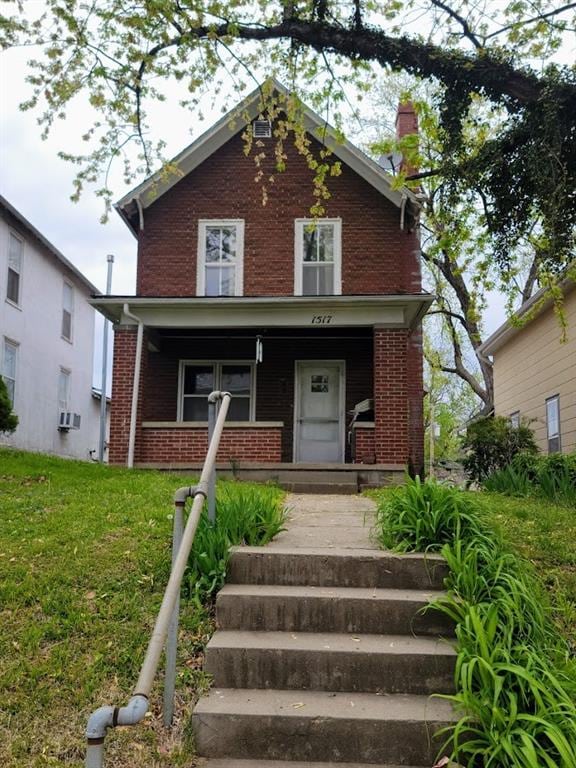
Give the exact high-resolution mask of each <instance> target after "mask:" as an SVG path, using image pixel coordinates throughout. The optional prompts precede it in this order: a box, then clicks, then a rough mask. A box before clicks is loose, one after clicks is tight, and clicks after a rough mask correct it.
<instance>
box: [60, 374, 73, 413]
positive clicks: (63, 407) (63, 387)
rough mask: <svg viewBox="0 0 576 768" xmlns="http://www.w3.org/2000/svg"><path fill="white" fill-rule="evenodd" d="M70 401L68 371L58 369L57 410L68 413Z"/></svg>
mask: <svg viewBox="0 0 576 768" xmlns="http://www.w3.org/2000/svg"><path fill="white" fill-rule="evenodd" d="M69 401H70V371H69V370H67V369H66V368H60V374H59V375H58V409H59V410H60V411H68V410H70V409H69V408H68V403H69Z"/></svg>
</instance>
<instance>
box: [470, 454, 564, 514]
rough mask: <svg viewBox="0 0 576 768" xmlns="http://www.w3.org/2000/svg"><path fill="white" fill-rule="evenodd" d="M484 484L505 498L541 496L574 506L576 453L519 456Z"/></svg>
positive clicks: (494, 473) (490, 476)
mask: <svg viewBox="0 0 576 768" xmlns="http://www.w3.org/2000/svg"><path fill="white" fill-rule="evenodd" d="M483 485H484V488H486V490H488V491H496V492H498V493H505V494H507V495H508V496H530V495H540V496H543V497H544V498H546V499H550V501H557V502H560V503H564V504H574V505H576V454H574V453H571V454H562V453H553V454H550V455H549V456H534V455H530V454H526V453H519V454H518V455H517V456H515V457H514V458H513V459H512V462H511V464H510V465H509V466H508V467H504V469H501V470H498V471H496V472H493V473H492V474H491V475H489V477H487V478H486V479H485V480H484V483H483Z"/></svg>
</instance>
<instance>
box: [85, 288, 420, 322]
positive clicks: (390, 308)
mask: <svg viewBox="0 0 576 768" xmlns="http://www.w3.org/2000/svg"><path fill="white" fill-rule="evenodd" d="M125 300H126V299H125V298H122V297H117V296H115V297H106V296H101V297H98V298H94V299H92V300H91V301H90V303H91V304H92V306H93V307H95V308H96V309H98V310H99V311H100V312H102V314H103V315H105V316H106V317H107V318H109V319H110V320H112V321H113V322H114V323H121V324H126V325H131V324H132V321H131V320H130V318H128V317H126V316H125V315H124V312H123V306H124V301H125ZM433 300H434V297H433V296H431V295H430V294H412V295H393V296H305V297H304V296H303V297H287V298H284V297H276V298H272V299H271V298H269V297H259V298H232V297H230V298H191V299H188V298H171V299H170V298H145V297H136V298H134V297H131V298H130V307H131V308H133V309H134V311H136V312H137V314H138V317H140V318H141V319H142V321H143V322H144V324H145V325H146V326H148V327H151V328H259V327H268V328H291V327H296V328H316V329H319V330H321V329H323V328H339V327H340V328H342V327H346V326H350V327H351V326H373V325H378V326H380V325H381V326H383V327H388V328H412V327H414V326H415V325H416V324H417V323H418V322H419V321H420V320H421V319H422V317H423V316H424V314H425V313H426V311H427V310H428V307H429V306H430V304H431V303H432V301H433Z"/></svg>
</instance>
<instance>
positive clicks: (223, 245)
mask: <svg viewBox="0 0 576 768" xmlns="http://www.w3.org/2000/svg"><path fill="white" fill-rule="evenodd" d="M243 262H244V222H243V221H242V220H240V219H234V220H228V221H216V220H202V221H199V222H198V271H197V291H196V293H197V295H198V296H242V291H243V278H244V274H243Z"/></svg>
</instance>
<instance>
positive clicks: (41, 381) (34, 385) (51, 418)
mask: <svg viewBox="0 0 576 768" xmlns="http://www.w3.org/2000/svg"><path fill="white" fill-rule="evenodd" d="M11 231H12V232H15V233H16V234H17V235H18V236H19V237H20V238H22V239H23V241H24V251H23V260H22V273H21V294H20V306H19V307H16V306H14V305H13V304H11V303H10V302H8V301H6V280H7V272H8V246H9V239H10V232H11ZM64 280H66V282H68V283H69V284H71V285H72V286H73V288H74V317H73V330H72V342H70V341H67V340H66V339H63V338H62V335H61V334H62V297H63V285H64ZM88 296H89V290H88V287H87V286H85V285H84V284H83V283H82V281H81V280H79V279H78V277H77V276H75V275H73V274H72V273H71V272H70V270H68V269H67V268H66V267H65V265H64V264H62V262H61V261H59V260H58V259H57V258H56V257H55V256H54V255H53V254H51V253H50V252H49V251H48V249H46V248H45V247H44V246H43V245H42V244H41V243H39V242H38V240H36V239H35V238H34V237H33V235H32V234H31V233H30V232H28V231H27V230H26V228H25V227H23V226H20V225H19V224H17V223H16V222H13V221H12V217H11V216H9V215H8V214H7V215H6V218H5V217H4V216H2V217H0V343H1V345H2V347H1V348H0V365H1V359H2V354H1V352H2V348H3V346H4V338H8V339H10V340H12V341H15V342H17V343H18V345H19V347H18V364H17V373H16V389H15V402H14V410H15V412H16V413H17V415H18V419H19V425H18V428H17V429H16V432H15V433H14V434H13V435H3V436H0V442H1V443H2V444H4V445H11V446H14V447H16V448H22V449H24V450H31V451H41V452H45V453H54V454H58V455H61V456H70V457H75V458H80V459H89V458H90V451H91V450H97V448H98V431H99V428H98V424H99V420H98V411H99V402H98V401H95V400H94V398H93V397H92V367H93V356H94V310H93V308H92V307H91V306H89V304H88V303H87V301H86V299H87V298H88ZM61 369H66V370H68V371H70V374H71V378H70V399H69V410H71V411H74V412H76V413H79V414H80V415H81V417H82V421H81V427H80V429H79V430H70V431H69V432H68V433H64V432H59V431H58V411H59V409H58V382H59V377H60V371H61ZM0 373H1V371H0Z"/></svg>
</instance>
